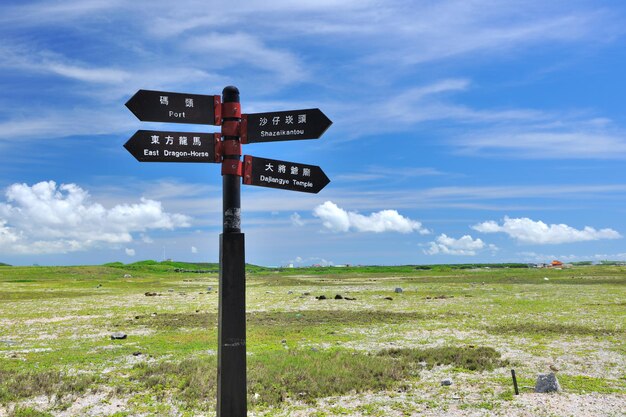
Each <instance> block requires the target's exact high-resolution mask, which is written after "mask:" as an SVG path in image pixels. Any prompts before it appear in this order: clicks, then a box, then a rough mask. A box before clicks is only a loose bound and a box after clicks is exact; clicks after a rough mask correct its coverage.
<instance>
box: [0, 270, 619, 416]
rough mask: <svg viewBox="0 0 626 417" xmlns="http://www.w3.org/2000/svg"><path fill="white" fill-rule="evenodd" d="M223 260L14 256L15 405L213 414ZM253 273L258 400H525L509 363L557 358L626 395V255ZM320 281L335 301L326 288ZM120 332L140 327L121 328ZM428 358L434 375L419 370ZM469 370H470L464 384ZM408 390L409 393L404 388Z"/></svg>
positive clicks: (568, 373)
mask: <svg viewBox="0 0 626 417" xmlns="http://www.w3.org/2000/svg"><path fill="white" fill-rule="evenodd" d="M215 267H216V265H215V264H186V263H178V262H154V261H144V262H138V263H134V264H129V265H124V264H121V263H114V264H108V265H105V266H76V267H5V268H0V414H2V412H3V411H4V412H5V414H7V415H10V414H9V410H10V409H13V408H9V405H10V404H16V405H17V408H15V410H17V411H13V413H14V414H15V413H17V412H21V413H31V414H24V415H54V414H55V412H57V411H60V410H61V407H63V402H64V401H65V403H67V401H70V400H69V399H70V398H73V397H76V396H78V397H81V396H88V395H91V394H93V393H102V392H107V393H112V394H110V395H113V396H117V397H118V398H120V399H122V400H123V403H124V404H125V405H124V406H123V407H121V409H120V410H119V412H118V413H117V415H119V416H123V415H140V414H144V415H176V414H180V415H199V414H200V415H202V414H207V413H209V412H212V410H214V408H215V390H216V387H215V383H216V366H217V364H216V350H217V305H218V297H219V296H218V294H217V293H216V290H218V274H217V273H215V272H210V271H212V270H213V268H215ZM177 270H178V272H177ZM207 271H209V272H207ZM128 275H130V276H128ZM247 275H248V276H247V288H246V298H247V300H246V305H247V311H248V313H247V316H246V326H247V351H248V353H249V356H248V394H249V397H250V398H249V406H250V408H251V409H252V410H254V411H256V412H257V413H265V415H288V414H289V413H290V412H291V411H294V410H302V407H304V408H305V409H308V408H307V407H310V410H312V411H307V412H306V413H308V414H310V415H312V414H313V413H323V414H325V415H328V416H333V415H342V413H348V414H350V413H356V412H359V411H358V410H361V412H362V413H363V414H368V415H385V412H387V411H386V410H388V409H387V408H385V407H386V405H385V404H387V403H371V404H365V403H359V402H358V401H356V400H355V401H356V402H355V403H354V404H352V405H346V404H339V403H337V404H334V405H333V406H332V407H331V406H329V407H327V408H316V407H318V406H317V404H319V403H318V401H319V400H320V399H322V398H328V397H334V396H338V395H347V396H356V397H358V395H359V393H365V392H368V393H384V396H383V398H387V397H388V398H390V400H389V401H391V402H390V403H389V404H391V405H389V406H390V407H392V408H393V409H394V410H397V411H398V412H399V413H405V414H406V415H411V413H413V414H414V415H415V414H416V413H417V414H419V412H418V411H419V409H420V407H426V405H428V407H431V408H439V409H440V410H444V409H446V408H447V407H449V406H450V400H449V397H447V396H446V393H449V392H453V391H454V390H459V391H460V392H463V390H471V389H478V388H477V387H483V388H484V389H483V388H481V389H480V390H479V391H480V392H479V393H478V394H477V395H478V397H476V399H475V400H472V401H471V402H469V403H467V404H466V406H467V407H469V408H487V409H490V410H498V409H499V408H501V407H502V404H503V403H507V402H510V401H511V399H512V397H511V394H510V392H511V390H512V387H511V382H510V377H509V376H506V377H503V374H507V370H508V368H510V367H514V368H515V369H516V371H517V373H518V378H519V381H520V385H533V384H534V377H535V376H536V374H537V373H539V372H545V367H546V363H547V362H555V363H557V364H559V366H560V367H561V368H562V372H561V373H559V375H558V377H559V380H560V382H561V385H562V387H563V389H564V391H565V392H569V393H573V394H576V395H578V394H583V393H597V394H604V395H624V394H626V380H625V379H624V378H623V377H620V376H619V375H620V374H619V372H618V371H617V370H619V369H621V368H622V367H623V363H624V361H625V358H626V342H625V340H626V337H625V330H624V323H623V310H624V305H626V267H623V266H618V265H605V266H587V265H584V266H578V267H575V268H572V269H567V270H565V269H564V270H537V269H526V268H515V267H513V265H500V266H497V267H496V266H493V265H492V266H490V269H486V268H485V266H484V265H461V266H454V265H437V266H436V265H431V266H412V265H407V266H397V267H348V268H297V269H285V270H282V271H281V270H279V269H273V268H263V267H258V266H254V265H247ZM544 278H548V280H545V279H544ZM209 286H210V287H212V288H213V291H211V292H210V293H209V292H207V287H209ZM396 287H401V288H403V292H402V293H401V294H396V293H395V292H394V289H395V288H396ZM146 292H156V293H158V294H160V295H159V296H156V297H147V296H145V295H144V294H145V293H146ZM305 293H308V295H304V294H305ZM322 294H323V295H326V296H327V297H329V298H331V299H327V300H316V299H315V296H317V295H322ZM335 294H342V295H343V296H350V297H353V298H356V300H354V301H348V300H345V299H343V300H335V299H332V298H334V296H335ZM385 297H391V298H392V300H386V299H385ZM114 331H124V332H125V333H127V334H128V338H127V339H125V340H115V341H114V340H111V339H110V337H109V335H110V334H111V333H112V332H114ZM505 351H507V352H508V356H507V357H508V358H510V359H508V360H504V359H502V356H501V353H504V352H505ZM600 353H601V355H600ZM588 362H589V363H590V364H591V365H589V366H587V365H585V366H583V364H587V363H588ZM424 370H428V371H429V372H431V373H433V375H437V376H436V377H434V378H435V383H432V381H430V382H429V381H428V380H423V379H422V378H420V374H422V373H423V372H424ZM590 372H592V373H591V374H590ZM450 374H452V375H453V378H454V380H455V385H453V386H452V387H450V389H448V387H441V386H440V385H439V384H438V382H439V380H437V378H439V376H441V378H443V377H444V376H446V375H450ZM457 376H462V378H460V379H459V380H460V381H463V378H469V379H468V381H469V380H471V381H472V382H471V383H463V382H459V383H458V384H457V382H456V381H457ZM444 388H445V389H444ZM398 391H402V392H410V393H411V395H412V397H411V399H410V400H400V399H395V400H393V401H396V402H393V401H392V400H391V398H392V397H393V394H394V393H396V392H398ZM523 392H526V391H523ZM55 394H58V395H60V396H62V397H64V398H66V399H65V400H63V401H61V402H57V403H54V402H53V403H51V404H50V405H49V406H47V407H48V408H45V407H44V408H43V411H41V412H39V411H36V410H35V409H34V408H32V405H31V404H29V403H28V400H29V399H32V398H34V397H37V396H40V395H43V396H53V395H55ZM255 394H256V395H255ZM356 397H355V398H356ZM298 404H300V405H298ZM11 407H12V406H11ZM29 407H30V408H29ZM298 407H300V408H298ZM40 408H41V407H39V406H37V409H40ZM416 410H418V411H416ZM34 413H43V414H34ZM50 413H51V414H50ZM306 413H305V415H307V414H306ZM381 413H382V414H381ZM15 415H17V414H15Z"/></svg>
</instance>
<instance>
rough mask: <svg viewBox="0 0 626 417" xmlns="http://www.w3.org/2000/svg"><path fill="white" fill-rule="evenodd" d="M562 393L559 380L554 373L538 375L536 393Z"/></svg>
mask: <svg viewBox="0 0 626 417" xmlns="http://www.w3.org/2000/svg"><path fill="white" fill-rule="evenodd" d="M558 391H561V385H559V380H558V379H556V375H554V374H553V373H549V374H539V375H537V382H536V383H535V392H542V393H543V392H558Z"/></svg>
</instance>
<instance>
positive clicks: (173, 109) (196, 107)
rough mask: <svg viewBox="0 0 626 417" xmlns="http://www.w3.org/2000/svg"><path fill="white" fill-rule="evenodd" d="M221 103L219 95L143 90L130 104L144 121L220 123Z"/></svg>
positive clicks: (133, 110)
mask: <svg viewBox="0 0 626 417" xmlns="http://www.w3.org/2000/svg"><path fill="white" fill-rule="evenodd" d="M219 103H220V98H219V96H205V95H200V94H185V93H169V92H166V91H152V90H139V91H137V93H135V95H134V96H132V97H131V98H130V100H128V102H126V107H128V109H129V110H130V111H132V112H133V114H134V115H135V116H137V118H138V119H139V120H141V121H142V122H171V123H193V124H204V125H219V124H220V123H221V120H220V115H219V114H218V115H217V117H216V114H215V113H216V112H215V108H216V104H219ZM218 107H219V106H218Z"/></svg>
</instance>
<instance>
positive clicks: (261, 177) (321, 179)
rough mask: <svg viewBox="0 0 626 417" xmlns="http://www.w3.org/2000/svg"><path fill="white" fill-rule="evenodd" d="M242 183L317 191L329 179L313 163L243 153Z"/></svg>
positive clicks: (308, 191)
mask: <svg viewBox="0 0 626 417" xmlns="http://www.w3.org/2000/svg"><path fill="white" fill-rule="evenodd" d="M243 161H244V162H243V163H244V175H243V183H244V184H248V185H258V186H261V187H270V188H280V189H283V190H291V191H302V192H305V193H313V194H317V193H319V192H320V191H321V190H322V188H324V187H325V186H326V185H327V184H328V183H329V182H330V180H329V179H328V177H327V176H326V174H324V171H322V169H321V168H320V167H318V166H315V165H306V164H300V163H297V162H287V161H277V160H275V159H266V158H258V157H256V156H249V155H245V156H244V158H243Z"/></svg>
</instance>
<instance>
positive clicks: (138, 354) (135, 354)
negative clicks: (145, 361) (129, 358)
mask: <svg viewBox="0 0 626 417" xmlns="http://www.w3.org/2000/svg"><path fill="white" fill-rule="evenodd" d="M133 356H141V352H133Z"/></svg>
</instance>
